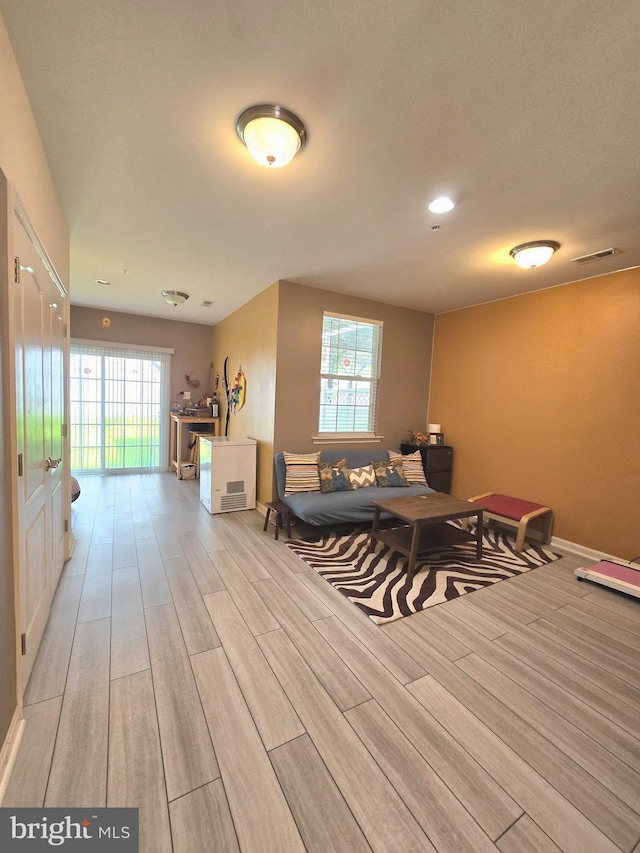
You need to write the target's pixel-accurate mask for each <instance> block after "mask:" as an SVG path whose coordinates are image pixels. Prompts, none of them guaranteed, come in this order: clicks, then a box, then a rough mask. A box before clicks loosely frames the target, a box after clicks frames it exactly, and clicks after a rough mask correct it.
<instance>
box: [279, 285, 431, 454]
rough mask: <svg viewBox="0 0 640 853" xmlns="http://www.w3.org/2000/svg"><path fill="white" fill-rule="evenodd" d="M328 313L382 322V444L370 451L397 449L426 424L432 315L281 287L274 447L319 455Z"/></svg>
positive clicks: (371, 302) (308, 290) (327, 293)
mask: <svg viewBox="0 0 640 853" xmlns="http://www.w3.org/2000/svg"><path fill="white" fill-rule="evenodd" d="M324 311H332V312H335V313H337V314H347V315H350V316H355V317H362V318H364V319H368V320H382V321H383V323H384V328H383V333H382V368H381V381H380V404H379V423H378V432H379V433H380V434H381V435H383V436H384V441H383V442H382V444H379V443H376V444H371V445H370V446H371V449H380V448H381V447H383V448H390V447H399V446H400V444H401V442H403V441H405V440H406V439H407V437H408V436H407V432H408V430H410V429H412V428H413V427H416V428H418V429H424V427H425V425H426V422H427V404H428V399H429V374H430V366H431V347H432V336H433V315H432V314H425V313H422V312H420V311H412V310H409V309H406V308H397V307H395V306H393V305H385V304H383V303H381V302H374V301H372V300H369V299H360V298H358V297H355V296H347V295H345V294H342V293H334V292H333V291H328V290H318V289H315V288H311V287H304V286H302V285H299V284H294V283H292V282H288V281H281V282H280V309H279V316H278V376H277V386H276V422H275V435H274V448H275V449H276V450H289V451H309V450H312V449H314V445H313V443H312V441H311V437H312V436H313V435H316V434H317V432H318V417H319V407H320V352H321V346H322V315H323V312H324ZM328 446H329V445H327V447H328ZM315 447H316V448H320V449H322V445H315ZM358 447H359V448H360V447H362V448H363V449H364V448H366V447H367V445H366V444H363V445H358Z"/></svg>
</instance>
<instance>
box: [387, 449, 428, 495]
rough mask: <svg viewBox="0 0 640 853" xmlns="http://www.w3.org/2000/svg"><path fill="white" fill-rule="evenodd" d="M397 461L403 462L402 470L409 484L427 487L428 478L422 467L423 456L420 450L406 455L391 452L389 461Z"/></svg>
mask: <svg viewBox="0 0 640 853" xmlns="http://www.w3.org/2000/svg"><path fill="white" fill-rule="evenodd" d="M396 459H399V460H400V462H402V470H403V471H404V475H405V477H406V478H407V482H408V483H420V485H421V486H426V485H427V478H426V477H425V476H424V467H423V465H422V456H421V454H420V451H419V450H416V452H415V453H408V454H406V455H403V454H401V453H396V452H395V451H394V450H390V451H389V461H390V462H393V461H394V460H396Z"/></svg>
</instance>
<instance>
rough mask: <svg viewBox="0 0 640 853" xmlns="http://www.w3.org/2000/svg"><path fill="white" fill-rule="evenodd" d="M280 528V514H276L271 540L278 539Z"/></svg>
mask: <svg viewBox="0 0 640 853" xmlns="http://www.w3.org/2000/svg"><path fill="white" fill-rule="evenodd" d="M281 527H282V513H281V512H276V528H275V533H274V536H273V538H274V539H277V538H278V533H279V532H280V528H281Z"/></svg>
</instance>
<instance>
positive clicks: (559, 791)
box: [3, 474, 640, 853]
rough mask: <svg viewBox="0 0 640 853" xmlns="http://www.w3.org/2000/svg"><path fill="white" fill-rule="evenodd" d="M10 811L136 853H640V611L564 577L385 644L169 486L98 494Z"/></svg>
mask: <svg viewBox="0 0 640 853" xmlns="http://www.w3.org/2000/svg"><path fill="white" fill-rule="evenodd" d="M74 508H77V509H75V512H74V515H75V519H74V532H75V535H76V537H77V546H76V550H75V553H74V555H73V558H72V559H71V560H70V561H69V563H67V565H66V567H65V570H64V574H63V577H62V579H61V581H60V586H59V589H58V592H57V595H56V598H55V602H54V607H53V611H52V613H51V618H50V620H49V624H48V627H47V631H46V634H45V637H44V640H43V643H42V646H41V649H40V651H39V654H38V658H37V661H36V665H35V668H34V671H33V675H32V678H31V681H30V684H29V687H28V690H27V694H26V708H25V716H26V719H27V728H26V731H25V736H24V739H23V742H22V745H21V748H20V752H19V755H18V758H17V763H16V765H15V769H14V772H13V774H12V778H11V781H10V784H9V789H8V792H7V795H6V797H5V801H4V803H3V805H5V806H43V805H44V806H65V807H71V806H87V807H90V806H105V805H107V806H118V805H122V806H138V807H139V808H140V822H141V836H142V841H141V848H140V849H141V850H143V851H148V853H160V852H161V851H171V850H173V851H176V853H199V851H207V853H210V851H216V853H217V852H218V851H220V853H226V851H237V850H241V851H243V853H245V851H246V852H247V853H248V851H258V852H259V853H271V851H272V853H293V852H294V851H303V850H309V851H320V852H321V853H324V851H349V853H353V851H365V850H376V851H383V853H392V851H393V853H404V851H421V853H423V851H434V850H437V851H442V853H444V852H445V851H446V853H484V851H490V850H494V851H495V850H499V851H501V853H533V851H535V853H551V851H555V853H557V851H558V850H562V851H572V853H599V851H602V853H604V851H618V850H623V851H627V853H630V851H634V850H635V851H640V843H639V840H640V678H639V667H640V602H637V601H635V600H631V599H629V598H625V597H624V596H622V595H618V594H615V593H612V592H608V591H606V590H603V589H600V588H598V587H594V586H592V585H589V584H586V583H579V582H578V581H576V580H575V579H574V578H573V575H572V570H573V568H575V567H576V566H578V565H584V561H581V560H580V559H578V558H576V557H571V556H567V557H564V558H563V559H562V560H561V561H559V562H556V563H553V564H550V565H548V566H545V567H542V568H539V569H535V570H534V571H532V572H529V573H528V574H526V575H522V576H520V577H518V578H514V579H512V580H509V581H505V582H503V583H500V584H496V585H494V586H492V587H490V588H487V589H486V590H482V591H479V592H474V593H472V594H469V595H466V596H463V597H462V598H459V599H457V600H455V601H452V602H449V603H447V604H444V605H439V606H437V607H433V608H430V609H428V610H426V611H425V612H423V613H420V614H416V615H415V616H412V617H409V618H405V619H401V620H399V621H397V622H395V623H392V624H390V625H388V626H386V627H384V628H380V627H376V626H375V625H374V624H373V623H372V622H370V621H369V620H368V619H367V618H366V617H365V616H363V615H362V614H361V613H360V612H359V611H357V610H356V609H355V607H354V606H353V605H352V604H350V603H349V602H348V601H347V600H346V599H344V598H342V597H341V596H340V595H339V594H338V593H336V592H335V591H334V590H333V589H332V588H331V587H330V586H329V585H328V584H327V583H326V582H325V581H323V580H322V579H321V578H320V577H319V576H318V575H317V574H316V573H315V572H313V571H310V570H308V569H307V567H306V566H305V565H304V564H303V563H302V562H300V561H299V560H298V559H297V558H296V557H295V556H294V555H292V554H291V553H290V551H289V550H288V549H287V548H286V546H285V545H284V544H283V542H282V541H280V542H274V541H273V534H272V531H268V532H267V533H263V532H262V517H261V516H260V515H259V514H258V513H257V512H253V511H252V512H239V513H228V514H226V515H224V516H210V515H209V514H208V513H207V512H206V510H205V509H204V508H203V507H202V506H201V505H200V504H199V501H198V485H197V483H195V482H190V481H178V480H176V478H175V476H173V475H171V474H166V475H164V474H163V475H146V476H123V477H110V478H83V482H82V495H81V497H80V499H79V501H78V502H77V503H76V504H74Z"/></svg>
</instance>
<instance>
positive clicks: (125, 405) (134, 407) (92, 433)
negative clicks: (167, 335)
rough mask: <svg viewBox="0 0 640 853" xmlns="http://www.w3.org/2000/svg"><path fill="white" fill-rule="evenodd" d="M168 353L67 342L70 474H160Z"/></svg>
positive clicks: (165, 426)
mask: <svg viewBox="0 0 640 853" xmlns="http://www.w3.org/2000/svg"><path fill="white" fill-rule="evenodd" d="M171 352H172V350H166V349H163V350H160V349H158V350H152V349H147V348H142V347H137V346H133V345H129V346H128V345H127V344H115V345H113V344H102V343H98V342H95V343H94V342H87V341H72V342H71V351H70V365H69V405H70V419H69V420H70V442H71V469H72V470H73V471H78V472H81V471H91V472H93V473H117V472H120V471H127V472H132V471H163V470H165V469H166V467H167V458H168V434H169V431H168V421H169V417H168V412H169V399H170V390H169V378H170V373H171Z"/></svg>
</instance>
